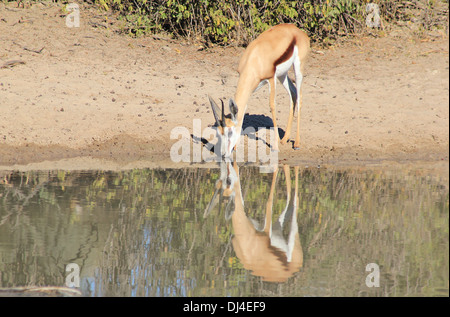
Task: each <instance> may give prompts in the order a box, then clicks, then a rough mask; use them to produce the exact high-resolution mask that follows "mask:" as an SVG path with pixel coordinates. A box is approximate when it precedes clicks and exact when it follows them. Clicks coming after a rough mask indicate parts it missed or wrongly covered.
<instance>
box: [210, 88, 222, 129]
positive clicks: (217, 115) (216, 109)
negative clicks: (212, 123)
mask: <svg viewBox="0 0 450 317" xmlns="http://www.w3.org/2000/svg"><path fill="white" fill-rule="evenodd" d="M208 98H209V102H210V103H211V108H212V111H213V114H214V119H216V125H217V126H220V109H219V107H218V106H217V104H216V103H215V102H214V100H213V99H212V98H211V97H210V96H209V95H208Z"/></svg>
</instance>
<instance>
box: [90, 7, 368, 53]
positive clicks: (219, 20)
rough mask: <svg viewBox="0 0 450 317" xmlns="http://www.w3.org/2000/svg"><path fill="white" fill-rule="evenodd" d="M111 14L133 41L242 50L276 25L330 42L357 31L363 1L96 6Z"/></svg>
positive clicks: (361, 14) (314, 38)
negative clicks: (151, 37)
mask: <svg viewBox="0 0 450 317" xmlns="http://www.w3.org/2000/svg"><path fill="white" fill-rule="evenodd" d="M96 2H97V3H98V4H99V5H100V6H102V7H103V8H105V9H110V8H111V9H113V10H117V11H119V12H120V13H121V15H122V17H123V19H124V20H125V22H126V28H125V30H126V31H127V32H128V33H130V34H134V35H142V34H145V33H149V32H152V33H155V32H161V31H165V32H169V33H171V34H173V35H175V36H183V37H195V38H198V39H201V40H203V41H204V42H206V43H218V44H223V45H227V44H230V43H236V44H239V45H241V44H246V43H248V42H249V41H250V40H252V39H253V38H254V37H255V36H256V35H257V34H259V33H261V32H263V31H264V30H266V29H268V28H269V27H270V26H272V25H275V24H279V23H294V24H296V25H299V26H300V27H302V28H304V29H306V30H307V31H308V33H309V34H310V35H311V37H312V38H313V40H323V39H334V38H336V37H337V36H338V34H340V33H347V34H348V33H351V32H354V31H355V28H356V27H358V26H359V24H360V23H359V24H358V23H355V21H361V18H362V16H363V10H364V3H365V2H364V1H362V0H357V1H352V0H312V1H301V0H300V1H298V0H297V1H292V0H277V1H273V0H235V1H229V0H228V1H227V0H225V1H215V0H153V1H152V0H96Z"/></svg>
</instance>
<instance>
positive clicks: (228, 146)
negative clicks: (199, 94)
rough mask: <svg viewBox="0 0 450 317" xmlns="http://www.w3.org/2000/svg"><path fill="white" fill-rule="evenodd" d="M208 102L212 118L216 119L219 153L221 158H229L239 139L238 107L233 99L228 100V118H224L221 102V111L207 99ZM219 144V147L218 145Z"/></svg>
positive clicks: (210, 99)
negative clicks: (229, 113)
mask: <svg viewBox="0 0 450 317" xmlns="http://www.w3.org/2000/svg"><path fill="white" fill-rule="evenodd" d="M208 98H209V102H210V103H211V108H212V110H213V114H214V118H215V119H216V126H217V137H218V139H219V143H218V145H217V146H220V153H221V155H222V156H225V157H230V156H231V153H232V152H233V148H234V147H235V145H236V144H237V142H238V140H239V137H240V129H239V128H238V120H237V112H238V107H237V105H236V103H235V102H234V101H233V99H230V102H229V107H230V112H231V115H230V116H225V109H224V105H223V100H222V99H221V100H220V101H221V102H222V109H219V107H218V106H217V104H216V103H215V102H214V100H213V99H212V98H211V97H209V96H208ZM219 144H220V145H219Z"/></svg>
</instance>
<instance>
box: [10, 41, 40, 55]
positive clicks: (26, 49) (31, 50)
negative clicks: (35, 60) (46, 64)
mask: <svg viewBox="0 0 450 317" xmlns="http://www.w3.org/2000/svg"><path fill="white" fill-rule="evenodd" d="M13 43H14V44H16V45H18V46H20V47H22V48H23V49H24V50H25V51H29V52H33V53H37V54H41V52H42V50H43V49H44V47H45V46H43V47H42V48H41V49H40V50H33V49H31V48H28V47H26V46H22V45H20V44H19V43H16V42H13Z"/></svg>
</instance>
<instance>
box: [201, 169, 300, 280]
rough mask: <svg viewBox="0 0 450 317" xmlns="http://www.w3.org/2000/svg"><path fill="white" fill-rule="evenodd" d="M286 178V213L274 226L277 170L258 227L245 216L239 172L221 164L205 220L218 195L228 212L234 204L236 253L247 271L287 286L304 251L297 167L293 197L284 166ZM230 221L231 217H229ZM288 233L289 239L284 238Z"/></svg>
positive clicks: (233, 217)
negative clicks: (260, 223)
mask: <svg viewBox="0 0 450 317" xmlns="http://www.w3.org/2000/svg"><path fill="white" fill-rule="evenodd" d="M283 169H284V173H285V176H286V189H287V202H286V207H285V208H284V210H283V212H282V213H281V214H280V216H279V217H278V219H277V221H276V222H275V223H274V224H273V225H272V206H273V195H274V192H275V187H276V180H277V174H278V169H276V170H275V172H274V173H273V176H272V185H271V187H270V194H269V199H268V201H267V204H266V214H265V219H264V223H263V224H262V226H259V225H258V224H257V223H256V221H255V220H253V219H251V218H249V217H247V215H246V214H245V212H244V200H243V197H242V191H241V184H240V179H239V168H238V166H237V164H236V163H235V164H234V167H233V166H232V165H231V163H222V164H221V176H220V179H219V180H218V181H217V182H216V191H215V193H214V196H213V198H212V200H211V202H210V203H209V206H208V207H207V209H206V210H205V217H206V216H207V215H208V214H209V212H210V211H211V209H212V208H213V207H214V206H215V205H216V204H217V200H218V197H217V193H218V192H219V191H220V196H221V197H222V196H223V197H228V199H229V202H228V204H227V211H226V213H227V214H228V209H229V206H230V205H231V204H232V203H233V202H234V210H233V211H232V212H233V214H232V216H231V221H232V224H233V229H234V237H233V240H232V243H233V248H234V251H235V252H236V255H237V257H238V258H239V259H240V261H241V262H242V264H243V265H244V268H246V269H247V270H250V271H251V272H252V274H253V275H256V276H261V277H262V278H263V280H264V281H268V282H284V281H286V280H287V279H288V278H289V277H290V276H292V275H293V274H294V273H295V272H297V271H298V270H299V269H300V267H302V264H303V251H302V247H301V244H300V239H299V235H298V225H297V208H298V197H297V196H298V167H295V187H294V195H291V194H292V193H291V178H290V171H289V166H286V165H285V166H284V167H283ZM227 218H228V216H227ZM283 231H287V236H285V235H284V234H283Z"/></svg>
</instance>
